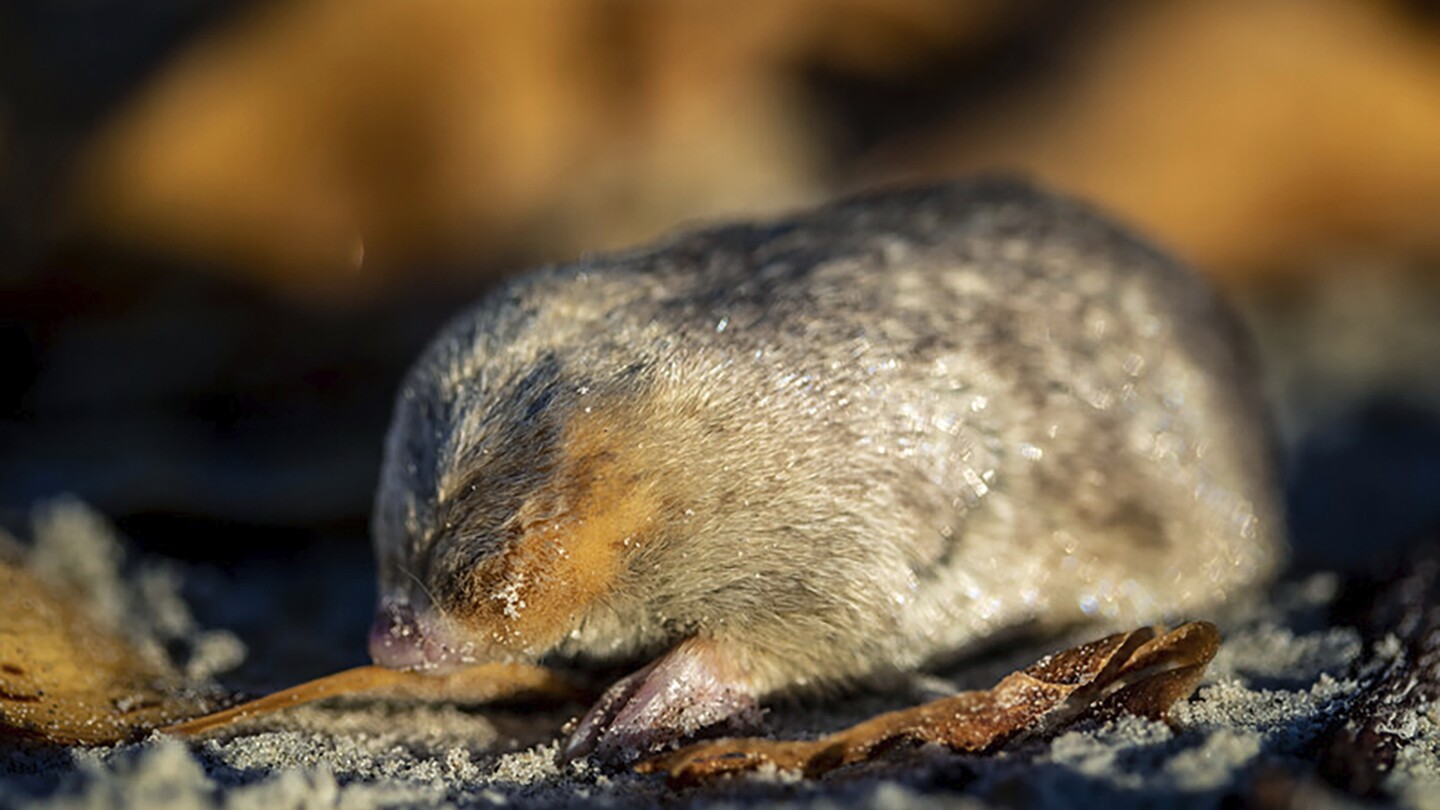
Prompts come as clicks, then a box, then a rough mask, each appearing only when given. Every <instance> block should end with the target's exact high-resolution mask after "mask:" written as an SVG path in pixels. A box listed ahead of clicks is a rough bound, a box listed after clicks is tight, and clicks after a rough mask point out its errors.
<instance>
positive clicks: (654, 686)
mask: <svg viewBox="0 0 1440 810" xmlns="http://www.w3.org/2000/svg"><path fill="white" fill-rule="evenodd" d="M724 653H725V648H724V647H723V646H722V645H720V644H718V643H716V642H714V641H702V640H699V639H690V640H688V641H685V642H683V643H681V644H680V645H679V646H678V647H676V648H675V649H673V650H671V651H670V652H668V653H666V654H665V655H664V656H662V657H660V658H659V659H658V660H656V661H654V662H652V663H651V664H649V665H647V666H645V667H644V668H642V669H640V670H639V671H637V672H634V673H632V674H630V675H627V676H626V677H624V678H622V679H621V680H619V681H618V682H616V684H615V685H614V686H612V687H610V689H608V690H607V691H606V692H605V694H604V695H603V696H602V697H601V698H600V700H598V701H596V703H595V705H594V706H593V707H591V709H590V711H588V712H586V714H585V717H584V718H582V719H581V720H580V724H579V726H577V727H576V729H575V731H574V733H572V734H571V735H570V739H569V740H567V741H566V742H565V745H564V747H563V748H562V749H561V752H560V759H561V760H562V761H567V762H568V761H570V760H574V759H579V758H580V757H585V756H589V757H591V758H592V759H594V760H596V761H597V762H599V763H601V764H603V765H607V766H620V765H624V764H626V763H629V762H633V761H635V760H637V759H639V758H641V757H643V756H648V755H650V754H653V753H656V752H659V751H663V750H665V749H666V748H669V747H672V746H673V745H675V744H676V743H679V742H681V741H683V740H686V739H689V738H691V737H694V736H695V735H696V734H697V733H698V732H700V731H703V730H706V729H711V728H714V727H717V726H720V725H721V724H724V727H725V729H726V730H727V731H730V732H735V731H739V730H743V729H745V728H747V727H752V726H754V725H756V724H757V723H758V721H759V719H760V711H759V708H758V702H757V700H756V696H755V694H754V690H753V688H752V687H751V686H750V685H749V684H748V683H747V682H746V680H745V679H744V677H743V676H742V675H741V674H740V672H739V669H738V667H737V666H736V665H735V663H734V662H733V661H731V660H727V657H726V656H725V654H724Z"/></svg>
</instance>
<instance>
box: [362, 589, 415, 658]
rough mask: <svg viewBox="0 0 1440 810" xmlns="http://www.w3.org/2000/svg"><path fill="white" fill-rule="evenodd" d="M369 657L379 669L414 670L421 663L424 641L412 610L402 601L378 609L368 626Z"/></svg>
mask: <svg viewBox="0 0 1440 810" xmlns="http://www.w3.org/2000/svg"><path fill="white" fill-rule="evenodd" d="M370 657H371V658H372V659H374V661H375V663H377V664H379V665H380V666H382V667H389V668H391V669H417V668H419V667H421V666H423V665H424V663H425V642H424V636H423V634H422V633H421V631H420V622H419V621H418V620H417V619H416V618H415V611H414V610H413V609H411V607H410V606H409V605H408V604H405V603H403V602H391V603H388V604H383V605H381V606H380V610H379V611H378V612H377V613H376V614H375V622H374V624H372V625H370Z"/></svg>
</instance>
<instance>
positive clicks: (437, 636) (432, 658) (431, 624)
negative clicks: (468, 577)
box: [370, 602, 475, 674]
mask: <svg viewBox="0 0 1440 810" xmlns="http://www.w3.org/2000/svg"><path fill="white" fill-rule="evenodd" d="M370 657H371V658H372V659H374V661H375V663H377V664H379V665H380V666H382V667H389V668H390V669H417V670H424V671H426V672H430V673H434V674H440V673H443V672H449V671H451V670H455V669H458V668H460V667H462V666H465V665H467V664H473V663H475V656H474V645H473V644H469V643H465V644H459V643H456V641H455V640H454V639H453V638H452V637H451V636H450V634H449V633H448V632H447V631H446V629H445V627H443V626H442V625H441V623H439V622H436V621H435V620H434V617H433V615H432V614H431V613H430V612H429V611H416V610H415V609H414V608H412V607H411V606H410V605H409V604H406V603H404V602H388V603H385V604H382V605H381V606H380V611H379V612H378V613H376V614H375V623H374V624H372V625H370Z"/></svg>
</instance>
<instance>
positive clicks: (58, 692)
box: [0, 562, 579, 745]
mask: <svg viewBox="0 0 1440 810" xmlns="http://www.w3.org/2000/svg"><path fill="white" fill-rule="evenodd" d="M0 615H4V616H5V617H6V620H5V622H3V623H0V738H3V737H13V738H19V739H24V740H29V741H32V742H39V743H49V744H53V745H103V744H110V743H116V742H121V741H124V740H128V739H134V738H136V737H138V736H141V735H144V734H147V733H149V732H150V731H153V730H156V729H159V730H162V731H165V732H168V733H171V734H178V735H191V734H199V733H201V732H205V731H210V730H213V729H217V728H222V727H225V726H229V725H233V724H235V723H238V722H240V721H242V720H248V719H251V718H254V717H259V716H261V715H265V714H271V713H274V712H277V711H280V710H283V709H287V708H290V707H293V706H299V705H301V704H304V703H309V702H311V701H315V700H321V699H323V698H328V697H335V696H339V695H373V696H376V697H390V698H409V699H416V700H445V701H450V702H461V703H484V702H491V701H496V700H503V699H513V698H517V697H539V698H550V699H567V698H573V697H575V696H576V695H577V694H578V693H579V689H578V687H576V686H575V685H574V682H573V681H571V680H569V679H567V678H565V677H563V676H562V675H560V674H558V673H556V672H553V671H551V670H548V669H546V668H544V667H538V666H531V665H525V664H482V665H480V666H476V667H470V668H468V669H464V670H460V671H458V672H454V673H451V674H448V675H443V676H428V675H421V674H418V673H413V672H398V671H395V670H387V669H382V668H380V667H357V668H355V669H350V670H346V671H344V672H339V673H336V674H334V675H329V676H326V677H323V678H318V679H316V680H313V681H309V682H307V683H303V684H300V685H299V686H294V687H291V688H289V689H285V690H282V691H280V692H276V693H274V694H272V695H268V696H266V697H262V698H259V699H258V700H253V701H250V702H248V703H243V704H240V705H238V706H234V707H231V708H228V709H224V710H221V711H217V712H214V713H212V714H205V713H206V712H209V711H211V710H212V709H213V708H214V707H215V706H216V705H217V704H219V703H222V702H223V701H222V699H221V696H219V695H216V694H215V693H213V692H208V691H197V690H196V689H194V688H193V686H190V685H187V684H186V683H185V681H184V680H183V679H182V678H181V677H180V676H179V675H178V673H176V672H174V671H173V670H170V669H168V668H165V667H162V666H159V665H157V664H155V663H153V662H150V661H147V660H146V659H145V658H143V657H142V656H141V655H140V654H139V653H138V652H136V651H135V650H134V649H133V648H132V647H131V646H130V645H129V644H128V643H126V641H125V640H124V639H122V638H120V637H119V636H118V635H116V634H115V633H113V632H110V631H108V630H106V629H105V628H103V627H101V626H100V625H99V624H97V623H96V622H94V621H92V620H91V619H90V618H89V617H88V616H86V615H85V612H84V610H83V609H82V608H81V601H80V600H79V599H78V598H73V597H71V596H69V595H67V594H65V593H63V592H61V591H58V590H56V589H54V588H51V587H49V586H48V585H46V584H45V583H43V582H41V581H39V580H38V579H36V578H35V577H34V576H32V575H31V574H30V573H28V572H27V571H25V570H24V569H22V568H19V567H16V566H12V565H9V564H7V563H4V562H0ZM186 718H193V719H188V720H187V719H186ZM177 721H183V722H177Z"/></svg>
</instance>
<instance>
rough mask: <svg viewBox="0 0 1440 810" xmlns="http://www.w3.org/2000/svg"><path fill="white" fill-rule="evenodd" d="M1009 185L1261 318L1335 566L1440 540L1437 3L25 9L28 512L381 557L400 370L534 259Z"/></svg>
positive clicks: (1055, 0)
mask: <svg viewBox="0 0 1440 810" xmlns="http://www.w3.org/2000/svg"><path fill="white" fill-rule="evenodd" d="M976 170H1006V171H1017V172H1023V173H1026V174H1029V175H1031V176H1033V177H1035V178H1038V179H1039V180H1041V181H1043V182H1046V183H1049V184H1051V185H1053V186H1056V187H1059V188H1061V189H1064V190H1066V191H1069V192H1073V193H1076V194H1079V195H1082V196H1084V197H1087V198H1089V199H1091V200H1093V201H1095V202H1097V203H1099V204H1100V205H1102V206H1104V207H1106V208H1108V209H1110V210H1111V211H1113V212H1115V213H1116V214H1117V215H1119V216H1120V217H1122V218H1123V219H1125V220H1127V221H1129V222H1131V223H1133V224H1135V225H1136V226H1138V227H1139V228H1141V229H1142V230H1144V231H1145V232H1147V233H1148V234H1150V235H1151V236H1152V237H1153V238H1155V239H1157V240H1158V241H1160V242H1162V243H1164V244H1166V245H1168V246H1169V247H1170V248H1171V249H1172V250H1174V251H1175V252H1177V253H1179V254H1181V255H1183V256H1184V257H1186V258H1187V259H1188V260H1189V261H1191V262H1192V263H1194V264H1195V265H1196V266H1197V267H1199V268H1201V269H1202V270H1203V271H1204V272H1205V273H1207V274H1209V275H1210V276H1212V277H1213V278H1214V279H1215V280H1216V281H1217V282H1218V283H1219V284H1220V285H1221V286H1222V287H1223V288H1224V290H1225V291H1226V292H1227V294H1229V295H1230V296H1231V297H1232V298H1233V299H1234V300H1235V301H1236V302H1237V303H1238V304H1239V305H1240V306H1241V307H1242V308H1243V310H1244V311H1245V312H1246V314H1247V316H1248V317H1249V318H1250V320H1251V323H1252V326H1253V327H1254V329H1255V331H1256V333H1257V335H1258V336H1259V338H1260V344H1261V348H1262V354H1263V356H1264V358H1265V360H1266V363H1267V384H1268V385H1269V387H1270V389H1271V393H1272V396H1273V398H1274V401H1275V403H1276V409H1277V415H1278V416H1277V418H1278V421H1279V423H1280V425H1281V427H1282V430H1283V435H1284V439H1285V444H1286V447H1287V453H1288V458H1289V464H1288V472H1287V476H1288V478H1287V486H1288V491H1289V494H1290V499H1291V507H1292V522H1293V524H1294V531H1295V534H1296V537H1297V544H1298V548H1299V551H1298V553H1297V566H1299V568H1301V569H1302V570H1303V569H1306V568H1319V567H1337V566H1356V565H1360V564H1363V563H1364V562H1365V561H1366V560H1367V559H1368V558H1369V557H1371V556H1374V555H1377V554H1379V553H1381V551H1382V550H1383V549H1384V548H1386V547H1393V546H1395V545H1398V544H1403V543H1404V542H1406V540H1407V539H1408V538H1410V537H1413V536H1415V535H1416V534H1417V533H1419V532H1421V531H1423V530H1425V529H1427V528H1428V527H1431V526H1435V525H1440V373H1437V372H1440V366H1437V358H1440V3H1436V2H1433V0H1431V1H1429V2H1426V1H1425V0H1130V1H1129V2H1125V1H1123V0H1088V1H1084V2H1082V1H1080V0H670V1H669V2H664V1H663V0H655V1H654V2H647V1H646V0H525V2H515V1H514V0H404V1H403V2H400V1H398V0H9V2H6V3H4V4H3V5H0V525H6V526H9V527H11V528H12V529H15V528H17V527H23V526H24V524H25V523H26V522H27V521H28V517H27V515H28V512H29V510H30V508H31V506H32V505H33V504H35V503H37V502H40V501H42V500H44V499H47V498H50V497H53V496H55V495H57V494H61V493H72V494H74V495H76V496H78V497H80V498H82V499H84V500H85V501H87V502H89V503H91V504H92V505H94V506H95V507H96V508H97V509H98V510H100V511H101V512H103V513H104V514H106V515H107V516H110V517H111V518H113V519H114V520H115V521H116V522H117V523H118V525H119V527H120V528H121V530H122V531H124V532H125V533H126V534H127V535H128V536H129V537H130V538H131V539H132V540H133V541H134V542H135V543H137V544H138V545H140V546H142V547H144V548H146V549H149V550H153V551H155V552H158V553H163V554H166V555H171V556H176V557H180V558H184V559H189V560H203V561H205V562H206V563H207V564H211V565H214V566H218V567H219V568H220V569H223V570H243V567H244V566H245V565H251V564H261V563H264V564H269V563H274V564H279V565H287V566H294V565H296V563H297V561H300V562H301V563H303V565H301V566H300V568H302V569H305V570H301V571H300V573H301V574H303V575H307V576H312V577H313V576H315V574H316V573H317V571H316V569H317V568H322V569H323V566H325V565H329V564H331V561H332V560H334V559H336V557H334V556H333V555H334V554H338V553H340V552H339V551H337V550H343V551H344V553H345V554H346V555H348V556H346V558H345V559H347V560H353V561H356V562H354V566H355V568H356V570H363V569H365V568H367V567H368V562H367V561H366V557H365V555H367V554H368V547H367V543H368V540H367V538H366V520H367V514H368V510H369V502H370V497H371V494H372V490H373V486H374V483H375V479H376V471H377V466H378V462H379V450H380V443H381V437H382V435H383V432H384V429H385V425H386V422H387V418H388V412H389V408H390V402H391V397H392V395H393V392H394V390H395V388H396V385H397V382H398V379H399V377H400V375H401V374H402V372H403V370H404V368H405V366H406V364H407V363H408V362H409V361H410V359H412V358H413V357H414V356H415V354H416V353H417V352H418V351H419V349H420V348H421V346H422V345H423V343H424V342H425V340H426V339H427V338H428V337H429V336H430V335H431V334H432V333H433V332H434V331H435V330H436V329H437V328H438V326H439V325H440V323H441V322H442V321H443V320H444V319H445V318H446V317H447V316H448V315H449V314H451V313H453V312H455V311H456V310H458V309H459V308H460V307H462V306H464V305H465V304H466V303H467V302H469V301H471V300H473V299H474V298H475V297H476V296H477V295H479V294H480V293H481V292H483V291H484V290H485V289H486V288H487V287H489V286H491V285H493V284H494V283H496V281H497V280H498V279H501V278H503V277H504V276H506V275H507V274H511V273H515V272H518V271H520V270H523V269H524V268H526V267H529V266H533V265H536V264H539V263H544V262H554V261H563V260H566V259H570V258H573V257H576V256H578V255H581V254H583V253H585V252H587V251H595V250H601V249H606V248H613V247H619V246H624V245H629V244H633V243H635V242H638V241H642V240H645V239H648V238H650V237H653V236H655V235H657V234H660V233H662V232H664V231H666V230H669V229H672V228H674V227H676V226H677V225H681V224H684V223H688V222H694V221H696V220H704V219H708V218H715V217H736V216H750V215H755V214H760V213H766V212H774V211H778V210H784V209H786V208H791V207H794V206H798V205H803V204H807V203H810V202H814V201H817V200H820V199H823V198H826V197H830V196H833V195H835V194H837V193H843V192H845V191H849V190H854V189H858V188H862V187H868V186H873V185H877V184H882V183H895V182H903V181H911V180H922V179H929V178H944V177H951V176H954V175H957V174H963V173H967V172H973V171H976ZM317 549H318V550H319V551H317ZM257 560H258V561H261V563H256V561H257ZM347 564H348V563H347ZM306 566H310V567H309V568H305V567H306ZM356 587H358V588H362V589H368V588H369V583H368V580H365V581H364V582H363V584H362V585H358V586H356ZM364 621H365V617H364V616H363V615H361V616H357V617H356V618H355V622H356V624H357V627H363V624H364Z"/></svg>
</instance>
